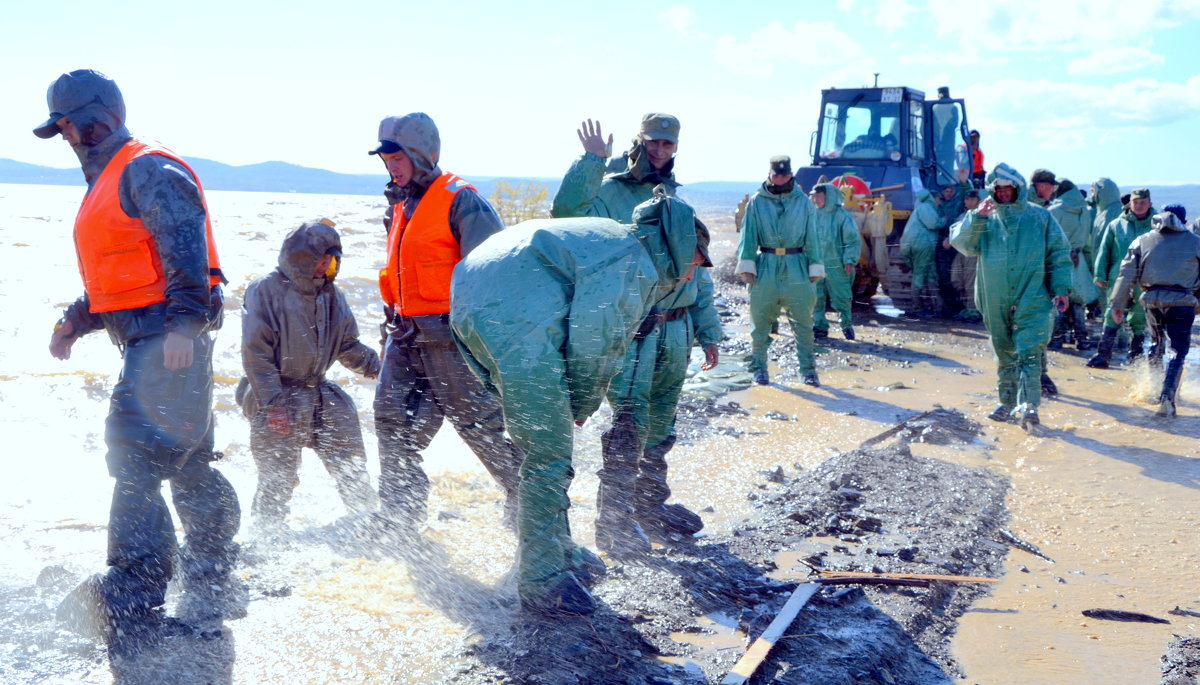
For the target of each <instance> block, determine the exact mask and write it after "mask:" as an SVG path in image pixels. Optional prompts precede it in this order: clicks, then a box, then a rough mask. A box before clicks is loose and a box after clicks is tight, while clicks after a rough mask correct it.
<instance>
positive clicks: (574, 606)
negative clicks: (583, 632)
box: [521, 572, 596, 618]
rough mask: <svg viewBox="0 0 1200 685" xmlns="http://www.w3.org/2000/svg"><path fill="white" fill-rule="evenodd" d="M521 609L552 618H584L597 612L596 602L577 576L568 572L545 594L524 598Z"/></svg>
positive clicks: (522, 598)
mask: <svg viewBox="0 0 1200 685" xmlns="http://www.w3.org/2000/svg"><path fill="white" fill-rule="evenodd" d="M521 607H522V608H523V609H525V610H526V611H531V612H534V613H538V614H541V615H542V616H547V617H551V618H556V617H568V616H584V615H586V614H590V613H592V612H593V611H595V610H596V600H595V599H593V598H592V593H590V592H588V591H587V588H586V587H584V586H583V583H581V582H580V581H579V579H578V578H576V577H575V574H574V573H570V572H568V573H566V574H564V575H563V577H562V580H560V581H558V583H556V584H555V586H554V587H552V588H550V590H548V591H547V592H546V593H545V594H543V595H539V596H538V597H532V598H527V597H525V596H522V597H521Z"/></svg>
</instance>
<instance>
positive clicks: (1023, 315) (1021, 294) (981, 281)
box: [950, 164, 1071, 430]
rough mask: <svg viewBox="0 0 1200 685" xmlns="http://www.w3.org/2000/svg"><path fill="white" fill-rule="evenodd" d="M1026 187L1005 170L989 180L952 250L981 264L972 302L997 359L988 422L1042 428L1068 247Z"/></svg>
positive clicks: (1066, 286)
mask: <svg viewBox="0 0 1200 685" xmlns="http://www.w3.org/2000/svg"><path fill="white" fill-rule="evenodd" d="M1026 192H1027V190H1026V186H1025V179H1024V178H1022V176H1021V174H1019V173H1018V172H1017V171H1016V170H1015V169H1013V168H1012V167H1010V166H1008V165H1007V164H1000V165H998V166H997V167H996V168H995V169H994V170H993V171H992V173H991V174H989V175H988V198H987V199H986V200H984V201H983V202H982V203H981V204H980V205H979V208H978V209H975V210H972V211H969V212H967V215H966V216H965V217H964V218H963V220H962V222H960V223H958V224H955V226H954V228H953V229H952V232H951V235H950V244H952V245H954V247H955V248H956V249H957V250H959V251H960V252H962V253H963V254H965V255H968V256H977V257H979V261H978V266H977V270H976V281H975V300H976V302H977V303H978V304H979V307H980V309H981V310H982V311H983V322H984V325H985V326H986V327H987V329H988V334H989V335H990V336H991V340H992V350H993V352H994V353H995V355H996V365H997V376H998V382H997V393H998V394H999V398H1000V403H999V404H998V405H997V406H996V408H995V409H994V410H993V411H992V413H991V414H989V415H988V418H989V419H992V420H993V421H1007V420H1009V419H1010V418H1011V417H1012V416H1013V412H1014V411H1015V410H1017V409H1018V408H1021V409H1023V414H1022V416H1021V426H1022V427H1023V428H1025V429H1027V430H1028V429H1030V428H1031V427H1033V426H1036V425H1038V423H1039V422H1040V419H1039V417H1038V413H1037V408H1038V405H1040V404H1041V399H1042V388H1041V382H1040V379H1041V375H1042V363H1043V357H1044V356H1045V354H1046V343H1047V342H1048V341H1049V339H1050V330H1051V326H1052V324H1053V312H1054V309H1055V308H1057V309H1058V310H1059V311H1062V310H1064V309H1066V306H1067V301H1068V300H1067V293H1068V292H1069V290H1070V284H1071V258H1070V251H1071V249H1070V246H1069V244H1068V243H1067V237H1066V235H1065V234H1064V233H1063V231H1062V228H1060V227H1059V225H1058V222H1057V221H1055V220H1054V217H1052V216H1050V212H1048V211H1046V210H1045V209H1042V208H1041V207H1037V206H1035V205H1032V204H1030V203H1028V202H1026V201H1025V194H1026Z"/></svg>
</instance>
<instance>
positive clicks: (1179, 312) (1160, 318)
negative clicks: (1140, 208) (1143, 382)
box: [1110, 212, 1200, 416]
mask: <svg viewBox="0 0 1200 685" xmlns="http://www.w3.org/2000/svg"><path fill="white" fill-rule="evenodd" d="M1151 225H1152V226H1153V228H1152V230H1151V231H1150V232H1149V233H1145V234H1143V235H1141V236H1139V237H1138V238H1136V239H1134V241H1133V243H1132V244H1131V245H1130V246H1129V251H1128V252H1127V253H1126V254H1125V259H1123V260H1122V261H1121V275H1120V276H1119V277H1117V282H1116V285H1115V286H1113V297H1112V301H1111V303H1110V306H1111V308H1112V313H1113V320H1114V321H1116V322H1117V323H1118V324H1119V323H1121V321H1122V320H1123V319H1124V318H1125V312H1126V311H1127V310H1128V308H1129V303H1130V301H1131V300H1132V299H1133V293H1134V286H1139V287H1140V288H1141V291H1142V294H1141V296H1140V297H1139V299H1140V300H1141V304H1142V306H1143V307H1144V308H1145V310H1146V320H1147V321H1148V322H1149V324H1150V338H1151V342H1152V345H1151V348H1150V355H1151V357H1150V359H1151V362H1152V363H1154V364H1155V365H1156V366H1159V365H1161V364H1162V358H1163V353H1164V352H1165V350H1166V346H1167V344H1168V341H1169V343H1170V345H1171V350H1172V351H1174V353H1175V356H1174V357H1172V358H1171V361H1170V363H1168V364H1167V370H1166V372H1165V373H1164V374H1163V382H1162V390H1161V391H1160V392H1159V395H1158V411H1157V412H1156V413H1157V414H1158V415H1159V416H1175V395H1176V393H1177V392H1178V390H1179V378H1180V376H1182V375H1183V361H1184V359H1185V358H1186V357H1187V353H1188V349H1189V347H1190V346H1191V335H1192V323H1193V322H1194V321H1195V320H1196V308H1197V306H1200V300H1198V299H1197V295H1198V294H1200V236H1197V235H1195V234H1194V233H1191V232H1190V231H1188V230H1187V227H1186V226H1185V225H1184V223H1183V222H1182V221H1180V220H1179V217H1178V216H1177V215H1176V214H1174V213H1172V212H1163V213H1162V214H1157V215H1155V216H1154V218H1153V219H1152V220H1151Z"/></svg>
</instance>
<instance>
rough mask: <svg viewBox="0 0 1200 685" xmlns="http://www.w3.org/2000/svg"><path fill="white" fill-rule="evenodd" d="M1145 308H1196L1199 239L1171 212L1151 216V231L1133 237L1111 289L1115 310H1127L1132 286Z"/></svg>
mask: <svg viewBox="0 0 1200 685" xmlns="http://www.w3.org/2000/svg"><path fill="white" fill-rule="evenodd" d="M1135 285H1137V286H1141V288H1142V296H1141V298H1140V299H1141V303H1142V305H1143V306H1144V307H1146V308H1147V309H1150V308H1157V309H1162V308H1167V307H1195V306H1197V303H1198V300H1197V298H1196V292H1197V288H1200V236H1197V235H1196V234H1194V233H1192V232H1191V231H1189V230H1187V228H1186V227H1185V226H1184V225H1183V224H1182V223H1181V222H1180V221H1179V219H1178V218H1177V217H1176V216H1175V215H1174V214H1171V213H1170V212H1163V213H1162V214H1159V215H1157V216H1155V217H1154V229H1153V230H1151V231H1150V232H1149V233H1146V234H1143V235H1141V236H1139V237H1138V238H1136V239H1135V240H1134V241H1133V243H1132V244H1131V245H1130V246H1129V252H1128V253H1126V255H1125V259H1123V260H1122V261H1121V275H1120V277H1118V278H1117V284H1116V287H1115V288H1114V289H1113V296H1112V306H1113V308H1114V309H1129V301H1130V299H1131V298H1132V297H1133V288H1134V286H1135Z"/></svg>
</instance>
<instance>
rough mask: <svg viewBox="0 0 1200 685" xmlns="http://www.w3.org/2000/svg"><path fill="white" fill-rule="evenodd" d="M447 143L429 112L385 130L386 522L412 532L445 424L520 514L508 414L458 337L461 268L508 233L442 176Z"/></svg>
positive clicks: (471, 194)
mask: <svg viewBox="0 0 1200 685" xmlns="http://www.w3.org/2000/svg"><path fill="white" fill-rule="evenodd" d="M441 149H442V143H441V137H440V136H439V134H438V129H437V126H436V125H435V124H434V123H433V119H431V118H429V115H427V114H425V113H423V112H413V113H411V114H406V115H404V116H401V117H394V116H393V117H387V118H386V119H384V120H383V121H382V122H380V124H379V146H378V147H376V148H375V149H374V150H371V152H370V154H373V155H379V157H380V159H382V160H383V163H384V165H385V166H386V167H387V169H388V173H389V174H390V177H391V182H390V183H388V187H387V191H386V193H385V195H386V197H387V198H388V201H389V202H390V203H391V206H390V207H389V209H388V212H387V214H386V216H385V222H386V224H387V226H388V237H387V254H386V257H385V259H386V266H385V267H384V269H383V270H381V271H380V273H379V289H380V293H381V294H382V295H383V301H384V313H385V315H386V317H387V322H386V323H385V332H386V340H385V342H384V354H383V369H382V371H381V372H380V375H379V383H378V385H377V386H376V388H375V433H376V435H377V436H378V438H379V468H380V473H379V499H380V514H381V522H382V523H383V524H384V526H386V527H391V526H393V525H399V526H400V527H401V530H399V531H397V532H400V533H411V532H412V530H413V529H414V528H415V527H416V526H417V525H419V524H421V523H422V522H424V520H425V516H426V500H427V498H428V496H429V477H428V476H427V475H426V474H425V471H424V469H422V468H421V454H420V453H421V451H422V450H424V449H425V448H427V447H429V443H430V442H431V441H432V440H433V436H434V435H435V434H436V433H437V431H438V429H439V428H440V427H441V425H442V421H443V420H444V419H448V420H449V421H450V423H451V425H453V426H454V429H455V430H456V431H457V432H458V435H459V437H461V438H462V439H463V441H464V442H465V443H467V446H468V447H470V448H471V451H472V452H474V453H475V456H477V457H479V461H481V462H482V463H483V465H484V467H485V468H486V469H487V470H488V472H489V473H491V475H492V477H493V478H495V479H496V482H497V483H498V484H499V485H500V489H501V490H503V491H504V495H505V498H506V499H505V520H506V521H507V522H508V523H509V524H511V523H512V522H513V521H514V520H515V516H516V510H515V507H516V501H517V498H516V495H517V485H518V480H519V477H520V476H519V473H520V468H521V459H522V457H521V453H520V451H519V450H518V449H517V448H516V447H515V446H514V445H513V443H512V441H511V440H509V439H508V438H507V437H505V435H504V417H503V414H502V412H501V410H500V406H499V405H498V404H497V403H496V401H495V400H494V399H493V398H491V397H490V396H489V395H488V393H487V391H486V390H485V389H484V388H483V386H482V385H480V383H479V379H477V378H476V377H475V376H474V375H473V374H472V373H471V371H470V369H468V368H467V366H466V364H465V363H464V362H463V358H462V354H461V353H460V352H459V350H458V348H457V347H456V345H455V344H454V338H453V335H452V334H451V331H450V278H451V274H452V273H453V270H454V265H455V264H457V263H458V262H459V261H461V260H462V258H463V257H465V256H467V255H468V254H470V252H471V250H473V249H475V248H476V247H477V246H478V245H479V244H480V243H482V242H483V241H484V240H486V239H487V238H489V237H490V236H492V235H494V234H496V233H499V232H500V231H501V229H503V228H504V224H503V223H502V222H501V220H500V217H499V216H498V215H497V214H496V211H495V210H494V209H492V206H491V205H490V204H488V202H487V200H485V199H484V198H483V196H482V195H480V194H479V192H478V191H477V190H476V189H475V187H474V186H472V185H471V184H470V183H469V182H467V181H465V180H463V179H462V178H460V177H458V176H456V175H454V174H451V173H447V172H444V171H442V170H441V168H440V167H439V166H438V160H439V159H440V157H441Z"/></svg>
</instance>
